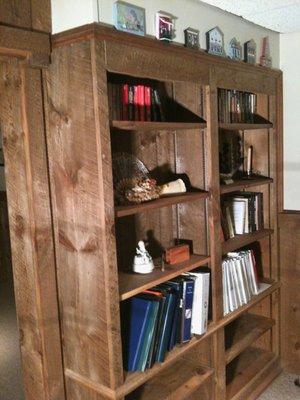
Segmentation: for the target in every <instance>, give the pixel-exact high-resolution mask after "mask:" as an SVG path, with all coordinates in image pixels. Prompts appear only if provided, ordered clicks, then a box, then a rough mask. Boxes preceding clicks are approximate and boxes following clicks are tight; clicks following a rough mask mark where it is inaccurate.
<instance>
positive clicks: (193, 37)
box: [184, 27, 200, 50]
mask: <svg viewBox="0 0 300 400" xmlns="http://www.w3.org/2000/svg"><path fill="white" fill-rule="evenodd" d="M199 36H200V33H199V31H198V30H197V29H194V28H191V27H188V28H186V29H185V30H184V45H185V47H189V48H191V49H196V50H199V49H200V42H199Z"/></svg>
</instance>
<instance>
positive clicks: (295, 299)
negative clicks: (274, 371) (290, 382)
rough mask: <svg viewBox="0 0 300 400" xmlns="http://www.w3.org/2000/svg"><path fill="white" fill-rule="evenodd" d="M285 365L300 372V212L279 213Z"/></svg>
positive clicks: (283, 363)
mask: <svg viewBox="0 0 300 400" xmlns="http://www.w3.org/2000/svg"><path fill="white" fill-rule="evenodd" d="M279 240H280V263H281V280H282V291H281V345H282V352H281V354H282V366H283V368H284V369H285V370H287V371H289V372H292V373H295V374H300V306H299V304H300V295H299V284H300V248H299V240H300V213H299V212H286V213H280V214H279Z"/></svg>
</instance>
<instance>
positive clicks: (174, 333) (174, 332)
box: [166, 282, 181, 351]
mask: <svg viewBox="0 0 300 400" xmlns="http://www.w3.org/2000/svg"><path fill="white" fill-rule="evenodd" d="M166 284H167V285H169V286H170V287H171V288H172V291H173V293H174V296H175V306H174V316H173V321H172V327H171V334H170V340H169V344H168V351H170V350H172V349H173V348H174V347H175V346H176V344H177V340H178V336H179V329H178V325H179V321H180V315H181V313H180V303H181V282H167V283H166Z"/></svg>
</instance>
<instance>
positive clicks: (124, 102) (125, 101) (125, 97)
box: [122, 84, 129, 121]
mask: <svg viewBox="0 0 300 400" xmlns="http://www.w3.org/2000/svg"><path fill="white" fill-rule="evenodd" d="M128 104H129V87H128V85H127V84H125V85H122V119H123V121H128Z"/></svg>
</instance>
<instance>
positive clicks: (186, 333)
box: [181, 277, 195, 343]
mask: <svg viewBox="0 0 300 400" xmlns="http://www.w3.org/2000/svg"><path fill="white" fill-rule="evenodd" d="M194 287H195V282H194V280H193V279H191V278H187V277H185V278H184V280H183V283H182V299H183V304H184V306H183V312H182V336H181V337H182V342H183V343H185V342H189V341H190V339H191V323H192V309H193V298H194Z"/></svg>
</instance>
